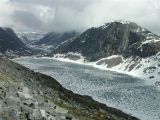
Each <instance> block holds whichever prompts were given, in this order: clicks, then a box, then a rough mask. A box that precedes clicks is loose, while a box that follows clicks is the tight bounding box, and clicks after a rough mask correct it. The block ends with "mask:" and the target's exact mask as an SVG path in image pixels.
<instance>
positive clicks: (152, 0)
mask: <svg viewBox="0 0 160 120" xmlns="http://www.w3.org/2000/svg"><path fill="white" fill-rule="evenodd" d="M2 1H7V2H5V4H4V3H3V4H4V5H3V7H4V6H5V5H6V7H7V4H9V5H10V6H11V7H12V11H9V10H8V12H7V13H10V14H8V19H13V18H14V22H10V21H7V22H8V23H9V24H11V25H12V26H13V27H14V26H15V27H16V29H17V30H22V28H23V29H24V28H26V29H31V30H32V31H37V30H40V31H58V32H63V31H70V30H78V31H83V30H85V29H87V28H89V27H92V26H99V25H101V24H103V23H106V22H110V21H114V20H119V19H120V20H128V21H133V22H136V23H138V24H139V25H141V26H144V27H146V28H147V29H149V30H151V31H153V32H155V33H159V34H160V25H159V19H160V14H159V13H160V1H159V0H12V1H11V0H2ZM0 4H2V3H1V2H0ZM0 7H1V5H0ZM17 11H18V12H17ZM4 14H5V13H4ZM4 14H3V12H1V8H0V15H1V16H4ZM12 17H13V18H12ZM5 19H7V17H6V15H5ZM0 20H1V19H0ZM17 22H19V23H21V24H18V25H17Z"/></svg>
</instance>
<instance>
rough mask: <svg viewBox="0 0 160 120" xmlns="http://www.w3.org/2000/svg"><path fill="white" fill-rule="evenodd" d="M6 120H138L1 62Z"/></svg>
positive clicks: (0, 113)
mask: <svg viewBox="0 0 160 120" xmlns="http://www.w3.org/2000/svg"><path fill="white" fill-rule="evenodd" d="M0 105H1V107H0V119H2V120H138V119H137V118H135V117H132V116H130V115H127V114H125V113H123V112H122V111H120V110H117V109H114V108H110V107H107V106H106V105H104V104H101V103H99V102H96V101H94V100H93V99H92V98H91V97H89V96H82V95H78V94H74V93H73V92H71V91H69V90H67V89H65V88H63V87H62V86H61V85H60V84H59V83H58V82H57V81H56V80H55V79H53V78H51V77H49V76H47V75H44V74H41V73H37V72H34V71H32V70H29V69H28V68H26V67H23V66H21V65H19V64H16V63H14V62H12V61H10V60H7V59H2V58H0Z"/></svg>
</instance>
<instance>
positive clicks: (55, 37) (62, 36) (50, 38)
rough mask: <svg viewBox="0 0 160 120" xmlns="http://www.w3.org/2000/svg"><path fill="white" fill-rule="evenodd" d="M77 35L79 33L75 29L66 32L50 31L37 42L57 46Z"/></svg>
mask: <svg viewBox="0 0 160 120" xmlns="http://www.w3.org/2000/svg"><path fill="white" fill-rule="evenodd" d="M77 35H78V33H77V32H74V31H73V32H64V33H56V32H50V33H47V34H46V35H45V36H44V37H43V38H42V39H40V40H39V41H38V42H37V44H46V45H53V47H56V46H58V45H59V44H61V43H62V42H64V41H66V40H69V39H73V38H75V37H76V36H77Z"/></svg>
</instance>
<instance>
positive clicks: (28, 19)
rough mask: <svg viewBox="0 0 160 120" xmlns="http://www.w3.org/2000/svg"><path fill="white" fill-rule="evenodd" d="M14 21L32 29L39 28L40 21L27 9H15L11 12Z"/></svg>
mask: <svg viewBox="0 0 160 120" xmlns="http://www.w3.org/2000/svg"><path fill="white" fill-rule="evenodd" d="M13 20H14V21H15V23H20V24H21V25H23V26H25V27H29V28H32V29H41V25H42V22H41V20H40V19H38V17H36V16H35V15H34V14H33V13H31V12H27V11H15V12H14V13H13Z"/></svg>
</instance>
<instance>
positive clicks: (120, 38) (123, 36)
mask: <svg viewBox="0 0 160 120" xmlns="http://www.w3.org/2000/svg"><path fill="white" fill-rule="evenodd" d="M53 54H54V57H56V58H60V59H62V58H63V60H66V59H67V60H73V61H77V62H78V63H79V62H81V63H85V64H90V65H93V66H95V67H98V68H103V69H108V70H114V71H119V72H123V73H127V74H131V75H134V76H137V77H142V78H144V79H146V80H148V81H150V82H152V83H154V84H155V85H160V37H159V36H158V35H156V34H154V33H152V32H150V31H149V30H147V29H145V28H143V27H140V26H138V25H137V24H136V23H133V22H128V21H127V22H126V21H115V22H110V23H106V24H104V25H102V26H100V27H93V28H90V29H88V30H86V31H85V32H83V33H82V34H81V35H79V36H78V37H76V38H75V39H73V40H69V41H66V42H64V43H62V44H61V45H60V46H59V47H58V48H57V49H56V50H55V51H53Z"/></svg>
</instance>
